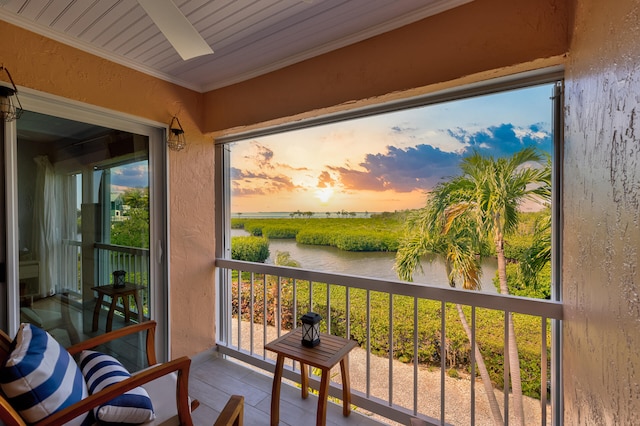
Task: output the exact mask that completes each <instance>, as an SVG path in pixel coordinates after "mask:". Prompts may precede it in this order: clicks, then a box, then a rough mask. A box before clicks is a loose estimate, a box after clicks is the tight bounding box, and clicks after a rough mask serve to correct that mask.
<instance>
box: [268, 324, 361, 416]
mask: <svg viewBox="0 0 640 426" xmlns="http://www.w3.org/2000/svg"><path fill="white" fill-rule="evenodd" d="M301 340H302V329H301V328H297V329H295V330H293V331H291V332H289V333H287V334H285V335H284V336H282V337H280V338H278V339H276V340H274V341H272V342H270V343H268V344H267V345H265V349H268V350H270V351H272V352H275V353H276V354H278V359H277V361H276V370H275V372H274V375H273V388H272V392H271V426H277V424H278V422H279V421H280V386H281V384H282V371H283V368H284V359H285V358H291V359H293V360H296V361H298V362H299V363H300V376H301V377H300V383H301V384H302V398H303V399H304V398H307V396H308V395H309V374H308V367H307V366H308V365H310V366H312V367H316V368H319V369H320V370H321V371H322V378H321V380H320V394H319V395H318V412H317V414H316V425H317V426H323V425H325V424H326V422H327V397H328V396H329V381H330V374H329V372H330V370H331V369H332V368H333V367H334V366H335V365H336V364H337V363H338V362H339V363H340V373H341V374H342V414H343V415H344V416H345V417H347V416H348V415H349V414H350V413H351V385H350V384H349V369H348V365H347V358H348V355H349V352H350V351H351V350H352V349H353V348H355V347H356V346H358V344H357V343H356V342H355V341H353V340H347V339H343V338H342V337H338V336H332V335H330V334H325V333H320V344H319V345H318V346H316V347H315V348H307V347H305V346H302V343H300V342H301Z"/></svg>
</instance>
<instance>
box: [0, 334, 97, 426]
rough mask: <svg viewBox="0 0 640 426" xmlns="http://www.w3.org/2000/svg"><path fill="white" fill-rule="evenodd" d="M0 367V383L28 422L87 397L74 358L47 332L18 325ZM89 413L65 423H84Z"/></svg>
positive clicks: (89, 417)
mask: <svg viewBox="0 0 640 426" xmlns="http://www.w3.org/2000/svg"><path fill="white" fill-rule="evenodd" d="M12 346H13V349H12V351H11V354H10V355H9V357H8V358H7V360H6V362H5V364H4V365H3V366H2V368H1V369H0V386H1V387H2V391H3V392H4V394H5V395H6V396H7V398H8V400H9V403H10V404H11V406H12V407H14V408H15V409H16V410H17V411H18V413H20V415H21V416H22V418H23V419H24V420H25V421H26V422H27V423H34V422H37V421H39V420H42V419H44V418H45V417H47V416H49V415H51V414H53V413H55V412H56V411H59V410H62V409H63V408H66V407H68V406H70V405H72V404H74V403H76V402H78V401H80V400H81V399H83V398H86V397H87V395H88V393H87V386H86V384H85V382H84V380H83V378H82V374H81V372H80V369H79V368H78V366H77V365H76V363H75V362H74V361H73V358H72V357H71V355H70V354H69V352H67V351H66V349H65V348H63V347H62V346H61V345H60V344H59V343H58V342H56V340H55V339H54V338H53V337H51V335H50V334H49V333H47V332H46V331H44V330H42V329H41V328H38V327H36V326H34V325H32V324H26V323H25V324H21V325H20V329H19V330H18V334H17V335H16V338H15V339H14V341H13V343H12ZM91 420H92V417H91V416H90V413H86V414H85V415H83V416H81V417H78V418H76V419H74V420H73V421H71V422H69V423H68V424H71V425H83V424H86V423H88V422H90V421H91Z"/></svg>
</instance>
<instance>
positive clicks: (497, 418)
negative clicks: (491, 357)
mask: <svg viewBox="0 0 640 426" xmlns="http://www.w3.org/2000/svg"><path fill="white" fill-rule="evenodd" d="M456 309H458V315H459V316H460V322H461V323H462V328H464V331H465V332H466V333H467V336H468V337H469V341H471V329H470V328H469V324H468V323H467V317H466V316H465V315H464V312H463V311H462V306H460V305H456ZM474 352H475V355H476V364H478V371H479V372H480V377H481V378H482V384H483V385H484V390H485V393H486V394H487V399H488V400H489V408H490V409H491V415H492V416H493V423H494V424H495V425H496V426H501V425H504V420H503V418H502V413H501V412H500V406H499V405H498V400H497V399H496V394H495V393H494V391H493V385H492V384H491V378H490V377H489V372H488V371H487V366H486V365H485V364H484V358H482V354H481V353H480V349H478V345H477V344H476V345H475V351H474ZM471 380H475V377H472V378H471Z"/></svg>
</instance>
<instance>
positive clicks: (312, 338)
mask: <svg viewBox="0 0 640 426" xmlns="http://www.w3.org/2000/svg"><path fill="white" fill-rule="evenodd" d="M321 320H322V317H321V316H320V314H316V313H315V312H307V313H306V314H304V315H303V316H302V317H301V318H300V322H301V323H302V345H303V346H306V347H308V348H313V347H314V346H318V345H319V344H320V321H321Z"/></svg>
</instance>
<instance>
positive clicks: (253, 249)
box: [231, 237, 269, 263]
mask: <svg viewBox="0 0 640 426" xmlns="http://www.w3.org/2000/svg"><path fill="white" fill-rule="evenodd" d="M268 257H269V241H268V240H267V239H266V238H260V237H232V238H231V258H232V259H236V260H244V261H247V262H259V263H264V262H265V260H267V258H268Z"/></svg>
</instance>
